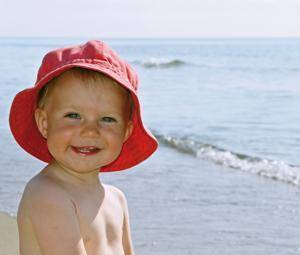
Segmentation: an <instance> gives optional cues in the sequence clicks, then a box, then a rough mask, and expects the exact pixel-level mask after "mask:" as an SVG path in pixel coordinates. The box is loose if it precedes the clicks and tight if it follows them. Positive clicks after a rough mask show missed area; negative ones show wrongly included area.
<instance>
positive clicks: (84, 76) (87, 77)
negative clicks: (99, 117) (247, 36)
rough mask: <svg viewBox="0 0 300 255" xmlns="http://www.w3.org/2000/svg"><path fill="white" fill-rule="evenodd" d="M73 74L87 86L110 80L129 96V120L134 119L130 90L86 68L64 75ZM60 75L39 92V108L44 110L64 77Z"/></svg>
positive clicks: (74, 69) (78, 68)
mask: <svg viewBox="0 0 300 255" xmlns="http://www.w3.org/2000/svg"><path fill="white" fill-rule="evenodd" d="M67 72H68V73H71V74H72V75H73V76H74V77H76V78H78V79H80V80H81V81H84V82H86V83H87V84H90V83H91V82H96V81H99V79H100V80H101V81H107V80H108V79H109V80H110V81H111V83H112V85H113V86H117V87H118V88H120V89H122V90H123V91H124V92H125V93H126V95H127V100H129V101H128V103H129V107H130V108H129V119H130V120H131V119H132V114H133V109H134V104H133V100H132V97H131V94H130V92H129V90H127V89H125V88H124V87H122V86H121V85H119V83H117V82H116V81H114V80H113V79H111V78H110V77H108V76H107V75H105V74H102V73H100V72H97V71H93V70H90V69H86V68H81V67H73V68H71V69H69V70H67V71H65V72H63V73H62V74H64V73H67ZM62 74H60V75H59V76H57V77H55V78H53V79H52V80H50V81H49V82H48V83H47V84H46V85H45V86H44V87H43V88H42V89H41V90H40V91H39V95H38V99H37V105H38V107H39V108H44V106H45V103H46V101H47V98H48V96H49V95H50V94H51V91H52V90H53V88H54V87H55V84H56V83H57V81H58V79H59V77H60V76H61V75H62Z"/></svg>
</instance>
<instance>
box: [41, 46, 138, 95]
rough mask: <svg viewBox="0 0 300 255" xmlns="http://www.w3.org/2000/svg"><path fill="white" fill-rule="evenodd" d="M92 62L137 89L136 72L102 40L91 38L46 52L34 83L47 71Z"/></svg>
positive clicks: (47, 72) (46, 73)
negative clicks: (115, 74)
mask: <svg viewBox="0 0 300 255" xmlns="http://www.w3.org/2000/svg"><path fill="white" fill-rule="evenodd" d="M78 62H82V63H93V64H95V63H96V64H97V63H98V64H99V65H104V66H106V67H107V68H109V69H111V70H112V71H113V72H114V73H117V74H118V75H119V76H120V77H121V78H123V79H124V78H125V79H126V80H128V81H129V83H130V84H131V86H132V87H133V89H134V90H135V91H137V89H138V76H137V73H136V72H135V71H134V70H133V69H132V68H131V67H130V65H129V64H128V63H127V62H125V61H124V60H122V59H120V58H119V57H118V55H117V54H116V53H115V52H114V51H113V50H112V49H111V48H110V47H109V46H108V45H107V44H105V43H104V42H102V41H97V40H91V41H88V42H86V43H85V44H83V45H76V46H69V47H64V48H59V49H56V50H53V51H50V52H49V53H47V54H46V55H45V56H44V58H43V60H42V64H41V66H40V68H39V71H38V74H37V80H36V84H37V83H38V82H39V81H40V80H41V79H43V78H44V77H45V76H46V75H48V74H49V73H51V72H53V71H55V70H56V69H58V68H60V67H62V66H65V65H68V64H72V63H78Z"/></svg>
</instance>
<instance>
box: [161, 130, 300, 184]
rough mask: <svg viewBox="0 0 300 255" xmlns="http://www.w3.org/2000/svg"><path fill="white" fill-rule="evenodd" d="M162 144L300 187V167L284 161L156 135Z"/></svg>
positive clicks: (185, 139) (169, 136)
mask: <svg viewBox="0 0 300 255" xmlns="http://www.w3.org/2000/svg"><path fill="white" fill-rule="evenodd" d="M156 136H157V137H158V139H159V140H160V142H162V143H163V144H165V145H167V146H170V147H172V148H174V149H176V150H177V151H180V152H183V153H188V154H190V155H193V156H195V157H198V158H201V159H204V160H209V161H212V162H214V163H216V164H218V165H222V166H226V167H230V168H234V169H239V170H242V171H245V172H249V173H253V174H258V175H260V176H264V177H268V178H272V179H274V180H280V181H284V182H287V183H292V184H294V185H300V167H299V166H292V165H289V164H287V163H285V162H284V161H278V160H271V159H265V158H259V157H253V156H250V155H245V154H241V153H236V152H232V151H230V150H225V149H222V148H219V147H217V146H215V145H212V144H206V143H202V142H200V141H196V140H195V139H193V138H186V137H182V138H180V137H176V136H171V135H161V134H156Z"/></svg>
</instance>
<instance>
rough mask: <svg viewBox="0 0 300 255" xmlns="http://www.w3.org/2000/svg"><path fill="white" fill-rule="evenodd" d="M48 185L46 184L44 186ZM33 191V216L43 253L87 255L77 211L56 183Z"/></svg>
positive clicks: (32, 219)
mask: <svg viewBox="0 0 300 255" xmlns="http://www.w3.org/2000/svg"><path fill="white" fill-rule="evenodd" d="M45 186H46V187H45ZM45 186H44V187H43V188H42V189H38V190H36V191H35V192H30V193H31V194H30V203H29V204H30V205H31V206H30V207H31V208H30V209H29V210H30V212H29V215H30V219H31V222H32V225H33V228H34V231H35V234H36V237H37V240H38V243H39V245H40V248H41V250H42V254H43V255H66V254H72V255H87V253H86V250H85V248H84V243H83V239H82V236H81V234H80V229H79V224H78V220H77V216H76V210H75V207H74V204H73V202H72V201H71V199H70V198H69V196H68V195H67V194H66V193H65V192H64V191H63V190H60V188H59V187H57V186H56V185H45Z"/></svg>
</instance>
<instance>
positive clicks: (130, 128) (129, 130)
mask: <svg viewBox="0 0 300 255" xmlns="http://www.w3.org/2000/svg"><path fill="white" fill-rule="evenodd" d="M132 131H133V122H132V121H131V120H130V121H128V122H127V127H126V132H125V136H124V140H123V143H125V142H126V140H127V139H128V138H129V136H130V135H131V133H132Z"/></svg>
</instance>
